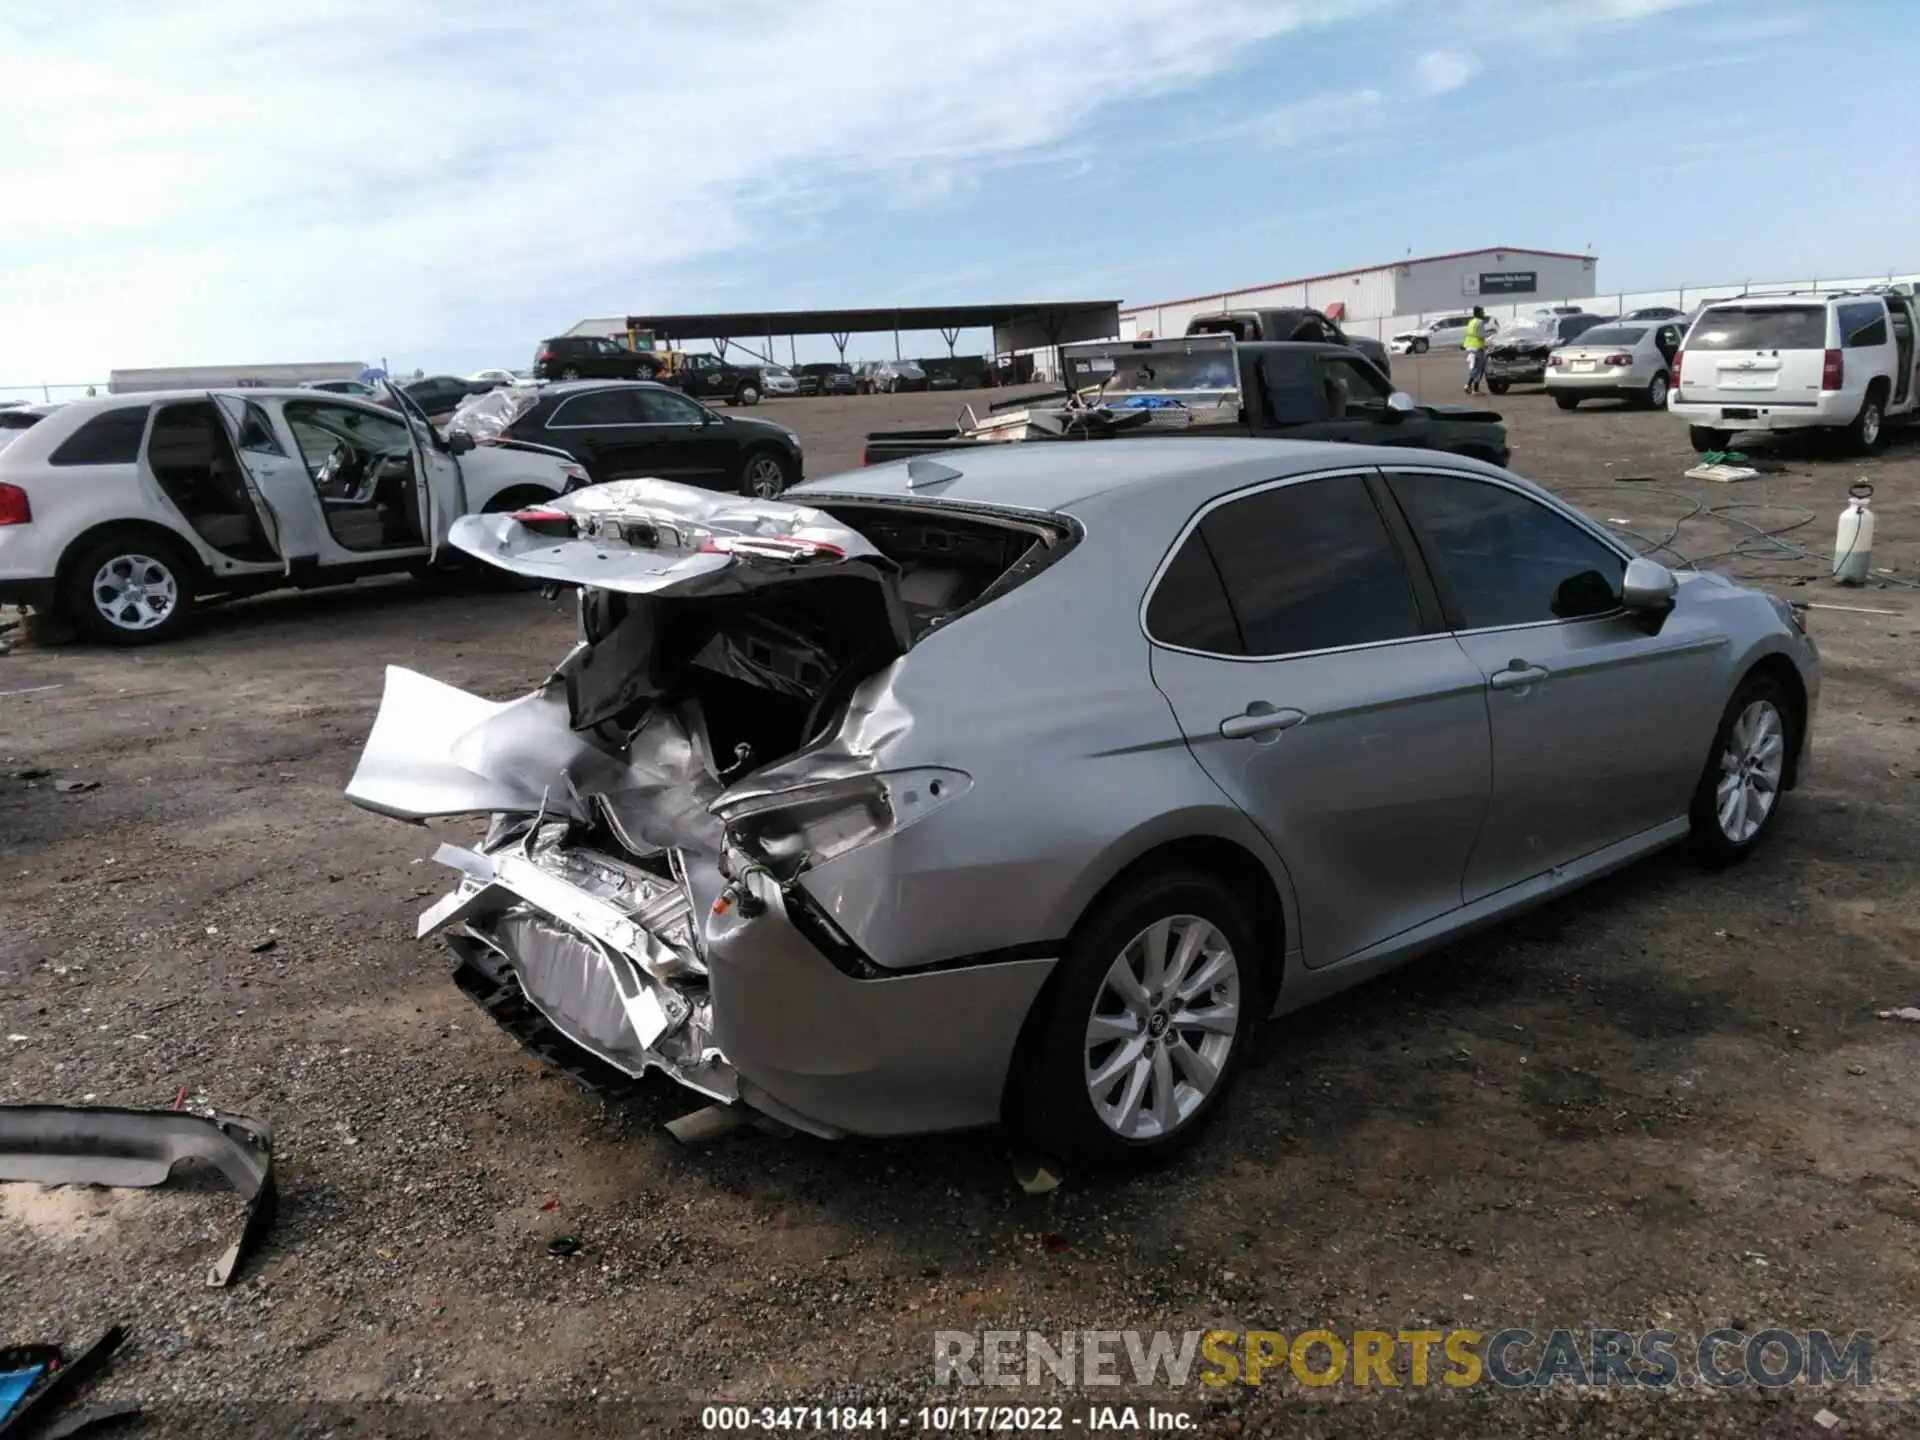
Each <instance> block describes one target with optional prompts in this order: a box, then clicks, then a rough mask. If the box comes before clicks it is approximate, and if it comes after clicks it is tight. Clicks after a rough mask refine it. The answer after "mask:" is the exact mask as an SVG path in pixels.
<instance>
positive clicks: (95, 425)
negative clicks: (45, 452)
mask: <svg viewBox="0 0 1920 1440" xmlns="http://www.w3.org/2000/svg"><path fill="white" fill-rule="evenodd" d="M146 433H147V407H146V406H144V405H139V406H135V407H133V408H131V409H127V410H108V411H106V412H104V413H103V414H99V415H96V416H94V417H93V418H92V419H91V420H89V421H87V423H86V424H84V425H82V426H81V427H80V428H79V429H78V430H76V431H74V432H73V434H71V435H69V436H68V437H67V438H66V439H65V440H64V441H62V442H61V444H60V446H59V448H58V449H56V450H55V451H54V452H53V454H51V455H49V456H48V457H47V463H48V464H49V465H131V464H133V462H134V461H136V460H138V459H139V458H140V439H141V437H142V436H144V435H145V434H146Z"/></svg>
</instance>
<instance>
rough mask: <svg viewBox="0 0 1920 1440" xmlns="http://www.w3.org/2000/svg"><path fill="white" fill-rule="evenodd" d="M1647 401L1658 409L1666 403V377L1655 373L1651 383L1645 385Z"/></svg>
mask: <svg viewBox="0 0 1920 1440" xmlns="http://www.w3.org/2000/svg"><path fill="white" fill-rule="evenodd" d="M1647 403H1648V404H1649V405H1651V406H1653V407H1654V409H1656V410H1657V409H1659V408H1661V407H1662V406H1664V405H1665V404H1666V403H1667V377H1666V376H1664V375H1656V376H1654V377H1653V383H1652V384H1651V385H1649V386H1648V387H1647Z"/></svg>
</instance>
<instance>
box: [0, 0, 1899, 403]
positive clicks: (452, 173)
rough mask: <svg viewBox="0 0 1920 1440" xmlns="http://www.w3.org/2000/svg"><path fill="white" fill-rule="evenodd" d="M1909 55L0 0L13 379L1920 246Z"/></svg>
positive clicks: (1592, 10) (871, 345)
mask: <svg viewBox="0 0 1920 1440" xmlns="http://www.w3.org/2000/svg"><path fill="white" fill-rule="evenodd" d="M961 15H964V17H965V18H964V20H961V19H959V18H958V17H959V16H961ZM1916 73H1920V3H1916V0H1829V3H1826V4H1814V3H1811V0H1801V3H1790V0H1192V3H1187V0H1134V3H1132V4H1130V5H1127V6H1122V7H1109V8H1108V9H1106V10H1101V9H1099V8H1098V7H1095V8H1092V9H1090V8H1089V7H1088V6H1086V5H1085V4H1083V3H1056V0H971V3H969V4H968V5H967V6H966V7H965V8H964V11H962V10H960V9H958V8H957V7H953V6H950V5H946V4H940V3H934V0H891V3H887V0H804V3H797V0H796V3H787V0H733V3H729V4H726V5H702V6H687V5H668V4H665V3H659V4H655V3H648V0H548V3H545V4H541V5H530V4H525V3H518V0H514V3H498V0H468V3H465V4H463V5H461V6H459V7H450V6H444V5H439V4H429V3H425V0H306V3H302V4H300V5H298V6H293V5H259V6H250V7H248V6H238V5H232V4H229V3H225V0H167V3H165V4H159V5H155V4H152V3H150V0H146V3H139V4H119V3H113V0H96V3H92V4H88V3H84V0H80V3H76V0H66V3H65V4H60V5H55V4H53V3H38V0H6V4H5V5H4V7H0V137H3V138H4V143H0V386H9V385H15V384H27V383H36V382H40V381H53V382H56V383H57V382H63V381H87V380H95V379H101V378H104V376H105V373H106V371H107V370H108V369H110V368H114V367H126V366H137V365H167V364H190V363H196V362H198V363H230V362H231V363H238V362H265V361H292V360H320V359H361V360H378V359H379V358H380V357H382V356H384V357H387V358H388V359H390V360H391V362H392V363H393V365H394V367H395V368H396V369H400V368H404V369H407V370H411V369H413V368H415V367H416V366H418V367H422V368H425V369H427V370H429V371H434V370H442V369H450V370H460V371H465V370H470V369H474V368H477V367H480V366H484V365H510V366H521V365H525V364H526V363H528V361H529V360H530V359H531V356H532V351H533V347H534V344H535V342H536V341H537V340H538V339H540V338H541V337H542V336H543V335H547V334H552V333H556V332H558V331H560V330H562V329H564V328H566V327H567V326H568V325H569V324H571V323H572V322H573V321H575V320H577V319H580V318H582V317H584V316H589V315H606V314H620V313H628V312H632V311H640V310H655V311H665V310H692V309H702V310H719V309H759V308H773V309H778V308H788V307H797V306H830V305H885V304H889V303H902V304H933V303H939V302H942V301H954V302H981V301H995V300H1007V299H1020V298H1028V297H1047V298H1102V299H1104V298H1117V299H1121V300H1124V301H1127V302H1133V303H1137V302H1145V301H1152V300H1157V299H1165V298H1169V297H1173V296H1180V295H1188V294H1193V293H1202V292H1205V291H1209V290H1218V289H1221V288H1228V287H1235V286H1243V285H1251V284H1255V283H1258V282H1262V281H1268V280H1278V279H1285V278H1288V277H1291V276H1295V275H1304V274H1310V273H1315V272H1319V271H1325V270H1333V269H1341V268H1345V267H1349V266H1355V265H1363V264H1370V263H1375V262H1379V261H1385V260H1390V259H1394V258H1397V257H1400V256H1404V255H1406V254H1408V253H1412V254H1416V255H1422V254H1429V253H1436V252H1443V251H1449V250H1458V249H1468V248H1473V247H1475V246H1480V245H1492V244H1502V245H1522V246H1534V247H1540V248H1544V249H1551V250H1569V251H1581V250H1586V249H1587V248H1588V247H1591V248H1592V250H1593V252H1594V253H1595V254H1597V255H1598V256H1599V257H1600V265H1599V276H1598V279H1599V284H1600V286H1601V287H1602V288H1603V289H1607V290H1613V289H1636V288H1653V287H1662V286H1669V285H1677V284H1680V283H1682V282H1685V283H1690V284H1706V283H1717V282H1725V281H1728V280H1738V279H1743V278H1749V277H1751V278H1755V279H1768V278H1782V279H1785V278H1798V277H1802V276H1810V275H1834V274H1842V273H1847V274H1852V273H1872V272H1876V271H1885V270H1889V269H1892V270H1903V271H1904V270H1913V269H1920V182H1916V181H1915V180H1914V178H1913V170H1912V156H1913V137H1914V135H1915V134H1916V133H1920V132H1917V129H1916V124H1915V122H1916V119H1920V100H1916V99H1915V98H1914V96H1915V87H1914V77H1915V75H1916ZM909 345H910V347H911V348H915V349H919V350H920V351H921V352H922V353H928V352H931V351H934V350H937V349H938V345H939V342H938V340H937V338H933V339H929V338H927V337H909ZM825 346H826V342H824V341H816V342H814V343H813V345H812V346H811V347H808V345H807V343H806V342H804V341H803V342H802V351H801V355H800V358H801V359H807V358H810V357H811V358H820V357H821V356H823V355H830V354H831V350H830V349H828V348H825ZM963 348H971V349H979V348H983V342H982V339H981V337H979V336H970V337H968V338H967V340H965V341H963ZM891 350H892V343H891V339H890V338H883V337H879V336H867V337H856V339H855V341H854V349H853V353H854V354H855V355H856V356H860V355H866V356H872V357H878V356H881V355H885V354H890V353H891ZM782 353H783V354H784V342H783V344H782Z"/></svg>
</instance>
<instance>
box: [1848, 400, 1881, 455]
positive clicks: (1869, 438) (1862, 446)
mask: <svg viewBox="0 0 1920 1440" xmlns="http://www.w3.org/2000/svg"><path fill="white" fill-rule="evenodd" d="M1886 422H1887V415H1886V400H1885V399H1884V398H1883V397H1882V395H1881V393H1880V391H1879V390H1878V389H1873V390H1869V391H1868V392H1867V398H1866V399H1865V400H1863V401H1861V402H1860V413H1859V414H1858V415H1856V416H1854V417H1853V423H1852V424H1851V425H1849V426H1847V428H1846V431H1845V432H1844V438H1845V443H1846V447H1847V450H1848V452H1849V453H1850V454H1854V455H1871V454H1872V453H1873V452H1874V451H1876V450H1878V449H1879V448H1880V444H1881V442H1882V441H1883V440H1885V439H1886V430H1887V423H1886Z"/></svg>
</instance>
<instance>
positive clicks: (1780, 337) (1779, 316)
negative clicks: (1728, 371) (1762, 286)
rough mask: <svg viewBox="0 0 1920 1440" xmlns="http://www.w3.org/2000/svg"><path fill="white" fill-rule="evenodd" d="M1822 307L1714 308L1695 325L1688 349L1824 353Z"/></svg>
mask: <svg viewBox="0 0 1920 1440" xmlns="http://www.w3.org/2000/svg"><path fill="white" fill-rule="evenodd" d="M1826 345H1827V310H1826V307H1825V306H1824V305H1765V306H1760V305H1755V306H1746V305H1716V306H1714V307H1713V308H1712V309H1711V310H1709V311H1707V312H1706V313H1705V314H1704V315H1702V316H1701V317H1700V319H1699V320H1698V321H1697V322H1695V324H1694V327H1693V333H1692V334H1691V335H1689V336H1687V349H1689V350H1824V349H1825V348H1826Z"/></svg>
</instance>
